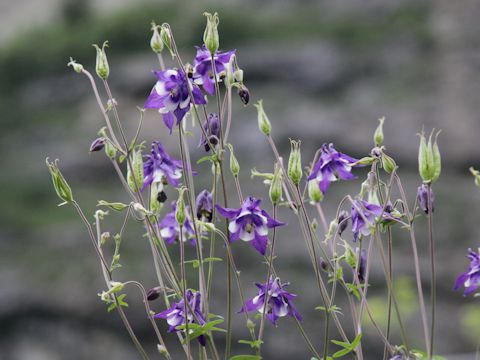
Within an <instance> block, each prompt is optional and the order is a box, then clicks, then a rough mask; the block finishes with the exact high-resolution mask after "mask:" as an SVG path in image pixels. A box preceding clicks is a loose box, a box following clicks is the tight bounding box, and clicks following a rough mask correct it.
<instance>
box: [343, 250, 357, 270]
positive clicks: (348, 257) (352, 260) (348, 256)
mask: <svg viewBox="0 0 480 360" xmlns="http://www.w3.org/2000/svg"><path fill="white" fill-rule="evenodd" d="M343 256H345V261H346V262H347V264H348V265H350V267H351V268H352V269H355V268H356V267H357V256H356V255H355V253H354V252H353V250H352V248H350V246H348V245H346V247H345V253H344V254H343Z"/></svg>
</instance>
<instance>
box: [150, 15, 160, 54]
mask: <svg viewBox="0 0 480 360" xmlns="http://www.w3.org/2000/svg"><path fill="white" fill-rule="evenodd" d="M159 28H160V26H159V25H157V24H155V23H154V22H152V31H153V35H152V38H151V39H150V47H151V48H152V50H153V52H154V53H156V54H160V53H161V52H162V51H163V41H162V38H161V36H160V33H159V32H158V29H159Z"/></svg>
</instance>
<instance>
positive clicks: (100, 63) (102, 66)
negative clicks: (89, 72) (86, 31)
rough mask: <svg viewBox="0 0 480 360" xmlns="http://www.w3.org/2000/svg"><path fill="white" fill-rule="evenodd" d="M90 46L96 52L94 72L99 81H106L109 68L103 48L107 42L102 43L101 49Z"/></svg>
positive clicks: (106, 45) (94, 45) (96, 46)
mask: <svg viewBox="0 0 480 360" xmlns="http://www.w3.org/2000/svg"><path fill="white" fill-rule="evenodd" d="M92 46H93V47H94V48H95V50H97V61H96V65H95V71H96V72H97V75H98V76H99V77H100V78H101V79H103V80H107V78H108V75H109V74H110V67H109V66H108V60H107V54H106V52H105V48H106V47H108V40H107V41H105V42H104V43H103V45H102V48H100V47H99V46H98V45H97V44H93V45H92Z"/></svg>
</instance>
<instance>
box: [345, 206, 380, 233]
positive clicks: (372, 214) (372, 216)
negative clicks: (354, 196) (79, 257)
mask: <svg viewBox="0 0 480 360" xmlns="http://www.w3.org/2000/svg"><path fill="white" fill-rule="evenodd" d="M381 214H382V207H381V206H380V205H376V204H370V203H369V202H367V201H365V200H354V205H352V212H351V215H350V216H351V219H352V232H353V239H354V240H355V241H357V239H358V236H359V234H362V235H363V236H367V235H370V233H371V227H372V226H374V225H375V221H376V219H377V218H378V217H379V216H380V215H381ZM365 220H367V222H366V221H365Z"/></svg>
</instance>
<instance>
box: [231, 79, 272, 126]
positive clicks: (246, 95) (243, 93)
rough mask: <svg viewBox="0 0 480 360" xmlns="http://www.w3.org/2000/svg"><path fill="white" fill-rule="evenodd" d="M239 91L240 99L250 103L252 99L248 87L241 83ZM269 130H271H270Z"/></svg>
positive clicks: (244, 103) (244, 102) (245, 103)
mask: <svg viewBox="0 0 480 360" xmlns="http://www.w3.org/2000/svg"><path fill="white" fill-rule="evenodd" d="M237 93H238V96H239V97H240V100H242V103H243V105H248V103H249V101H250V91H248V88H247V87H246V86H245V85H243V84H240V85H239V86H238V90H237ZM262 132H263V131H262ZM268 132H270V130H269V131H268Z"/></svg>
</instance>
